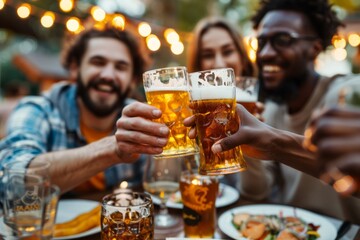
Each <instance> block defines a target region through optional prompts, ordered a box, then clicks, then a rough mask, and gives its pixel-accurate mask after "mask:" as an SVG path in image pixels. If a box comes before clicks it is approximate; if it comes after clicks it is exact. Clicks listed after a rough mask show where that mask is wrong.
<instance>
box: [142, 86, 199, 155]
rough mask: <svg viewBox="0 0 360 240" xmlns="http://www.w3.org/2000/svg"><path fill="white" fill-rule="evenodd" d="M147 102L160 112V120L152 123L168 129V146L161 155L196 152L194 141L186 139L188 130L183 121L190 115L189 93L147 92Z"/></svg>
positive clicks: (171, 91)
mask: <svg viewBox="0 0 360 240" xmlns="http://www.w3.org/2000/svg"><path fill="white" fill-rule="evenodd" d="M146 99H147V102H148V103H149V104H150V105H152V106H155V107H157V108H159V109H160V110H161V111H162V113H163V114H162V116H161V118H160V119H156V120H154V121H157V122H161V123H165V124H166V125H167V126H168V127H169V128H170V136H169V141H168V144H167V145H166V146H165V147H164V151H163V153H162V155H169V156H171V155H177V154H184V153H185V154H186V153H189V154H191V153H194V152H196V144H195V141H194V140H191V139H190V138H189V137H188V132H189V128H187V127H185V126H184V124H183V121H184V119H185V118H187V117H189V116H191V115H192V111H191V109H190V108H189V101H190V98H189V93H188V92H187V91H174V90H167V91H149V92H146Z"/></svg>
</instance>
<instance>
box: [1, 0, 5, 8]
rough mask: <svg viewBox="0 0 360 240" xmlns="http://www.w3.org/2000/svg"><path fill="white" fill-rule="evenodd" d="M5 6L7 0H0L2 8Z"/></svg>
mask: <svg viewBox="0 0 360 240" xmlns="http://www.w3.org/2000/svg"><path fill="white" fill-rule="evenodd" d="M4 7H5V0H0V10H1V9H3V8H4Z"/></svg>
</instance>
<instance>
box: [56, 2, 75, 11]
mask: <svg viewBox="0 0 360 240" xmlns="http://www.w3.org/2000/svg"><path fill="white" fill-rule="evenodd" d="M59 7H60V9H61V11H63V12H70V11H71V10H72V9H73V8H74V1H73V0H60V2H59Z"/></svg>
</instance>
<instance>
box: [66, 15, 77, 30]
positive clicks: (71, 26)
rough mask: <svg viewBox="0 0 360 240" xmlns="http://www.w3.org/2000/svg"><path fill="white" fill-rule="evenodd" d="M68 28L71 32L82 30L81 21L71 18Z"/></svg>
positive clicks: (67, 23) (68, 21)
mask: <svg viewBox="0 0 360 240" xmlns="http://www.w3.org/2000/svg"><path fill="white" fill-rule="evenodd" d="M66 28H67V29H68V30H69V31H70V32H74V33H75V32H77V31H78V30H79V28H80V20H79V19H78V18H77V17H71V18H69V20H67V22H66Z"/></svg>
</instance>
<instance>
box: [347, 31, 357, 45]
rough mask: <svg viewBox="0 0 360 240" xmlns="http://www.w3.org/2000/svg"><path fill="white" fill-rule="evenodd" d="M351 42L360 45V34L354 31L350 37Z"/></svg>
mask: <svg viewBox="0 0 360 240" xmlns="http://www.w3.org/2000/svg"><path fill="white" fill-rule="evenodd" d="M348 41H349V44H350V45H351V46H353V47H357V46H359V45H360V36H359V34H356V33H352V34H350V35H349V37H348Z"/></svg>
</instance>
